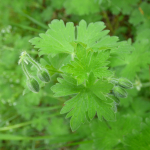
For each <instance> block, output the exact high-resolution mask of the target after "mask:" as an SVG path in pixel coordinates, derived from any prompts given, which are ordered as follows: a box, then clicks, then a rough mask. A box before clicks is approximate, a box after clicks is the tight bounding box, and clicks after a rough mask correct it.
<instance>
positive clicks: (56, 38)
mask: <svg viewBox="0 0 150 150" xmlns="http://www.w3.org/2000/svg"><path fill="white" fill-rule="evenodd" d="M49 28H50V29H49V30H48V31H47V32H46V33H45V34H43V33H42V34H40V37H35V38H33V39H31V40H30V42H31V43H32V44H33V45H35V48H39V49H40V50H42V52H41V53H40V54H48V53H52V54H57V53H61V52H63V53H72V52H73V47H72V46H71V45H70V42H72V41H74V40H75V36H74V28H75V27H74V25H73V23H71V22H68V23H67V24H66V26H65V25H64V22H63V21H62V20H60V21H59V20H53V21H52V22H51V24H49Z"/></svg>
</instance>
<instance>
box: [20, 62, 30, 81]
mask: <svg viewBox="0 0 150 150" xmlns="http://www.w3.org/2000/svg"><path fill="white" fill-rule="evenodd" d="M21 65H22V70H23V72H24V73H25V75H26V77H27V78H28V79H30V75H29V73H28V71H27V68H26V66H25V63H24V61H22V63H21Z"/></svg>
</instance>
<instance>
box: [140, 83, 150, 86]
mask: <svg viewBox="0 0 150 150" xmlns="http://www.w3.org/2000/svg"><path fill="white" fill-rule="evenodd" d="M142 87H150V82H147V83H142Z"/></svg>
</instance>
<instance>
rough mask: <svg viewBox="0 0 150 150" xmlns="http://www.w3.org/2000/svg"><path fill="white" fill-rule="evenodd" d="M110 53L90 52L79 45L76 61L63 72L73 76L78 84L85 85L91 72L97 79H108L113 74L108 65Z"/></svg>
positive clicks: (63, 68)
mask: <svg viewBox="0 0 150 150" xmlns="http://www.w3.org/2000/svg"><path fill="white" fill-rule="evenodd" d="M108 58H109V51H101V52H94V53H93V52H92V51H88V50H87V49H86V48H84V47H83V46H82V45H81V44H77V47H76V57H75V58H74V61H72V62H71V63H70V64H67V65H66V66H63V67H62V68H61V69H62V71H64V72H66V73H69V74H72V76H73V77H74V78H76V79H77V81H78V84H81V83H83V82H84V81H86V80H87V79H88V75H89V74H90V72H93V73H94V75H95V76H96V77H99V78H101V77H108V76H111V75H112V72H110V71H109V70H108V67H106V65H107V64H108V63H109V62H108V61H107V59H108Z"/></svg>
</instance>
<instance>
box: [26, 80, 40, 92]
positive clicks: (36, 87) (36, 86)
mask: <svg viewBox="0 0 150 150" xmlns="http://www.w3.org/2000/svg"><path fill="white" fill-rule="evenodd" d="M27 86H28V88H29V89H30V90H31V91H32V92H34V93H37V92H39V90H40V88H39V83H38V82H37V81H36V80H35V79H34V78H33V77H30V78H29V79H28V80H27Z"/></svg>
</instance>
